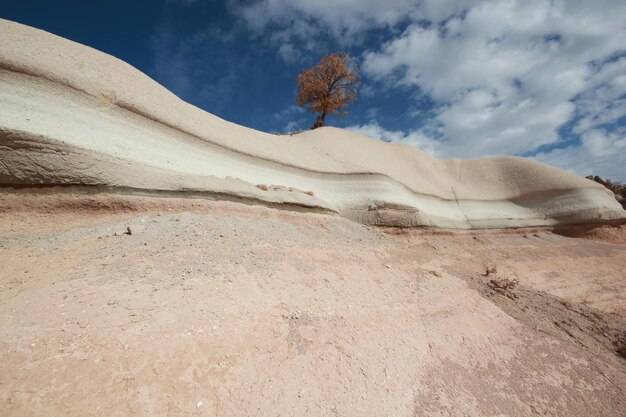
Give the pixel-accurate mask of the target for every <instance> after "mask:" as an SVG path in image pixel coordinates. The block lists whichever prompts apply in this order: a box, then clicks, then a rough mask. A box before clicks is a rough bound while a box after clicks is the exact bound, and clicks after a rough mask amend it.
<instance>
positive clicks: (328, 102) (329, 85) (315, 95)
mask: <svg viewBox="0 0 626 417" xmlns="http://www.w3.org/2000/svg"><path fill="white" fill-rule="evenodd" d="M349 59H350V57H349V56H348V54H346V53H345V52H335V53H332V54H330V55H326V56H324V57H322V59H321V60H320V63H319V64H317V66H315V67H313V68H309V69H307V70H305V71H303V72H302V73H301V74H300V75H299V76H298V86H299V87H300V92H299V93H298V96H297V97H296V102H297V103H298V105H299V106H300V107H304V106H306V105H307V104H310V106H309V108H308V109H307V110H308V111H310V112H311V113H320V115H319V116H318V117H317V120H316V122H315V124H314V125H313V127H312V129H315V128H318V127H321V126H324V125H325V124H326V116H327V115H329V114H335V115H337V116H345V115H346V113H345V112H344V111H342V109H343V108H345V107H346V106H347V105H348V104H350V103H351V102H353V101H354V99H355V98H356V88H357V87H358V86H359V85H360V84H361V79H360V76H359V67H358V66H357V65H356V64H355V65H354V66H353V68H352V69H350V68H349V67H348V60H349Z"/></svg>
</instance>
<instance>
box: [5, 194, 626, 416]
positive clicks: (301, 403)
mask: <svg viewBox="0 0 626 417" xmlns="http://www.w3.org/2000/svg"><path fill="white" fill-rule="evenodd" d="M127 227H130V229H131V232H132V234H131V235H127V234H123V233H124V232H125V231H126V230H127ZM571 232H572V231H571V230H570V231H569V232H568V233H570V234H571ZM587 234H588V235H590V236H594V239H596V240H589V239H583V238H569V237H565V236H562V235H558V234H554V233H551V232H548V231H546V230H536V231H532V230H528V231H525V232H520V233H516V234H511V233H500V232H489V233H487V232H481V233H476V232H466V233H461V234H450V233H448V234H437V233H436V234H433V233H424V232H418V231H406V230H400V229H376V228H370V227H367V226H363V225H360V224H357V223H354V222H351V221H348V220H345V219H342V218H341V217H338V216H333V215H326V214H315V213H298V212H295V211H287V210H277V209H271V208H266V207H262V206H255V205H244V204H238V203H232V202H223V201H222V202H211V201H207V200H206V199H191V200H190V199H172V198H170V199H163V198H145V197H120V196H114V195H109V196H103V195H98V196H71V197H70V196H64V195H60V194H50V195H47V196H41V195H39V196H30V195H26V194H17V195H16V194H6V193H4V194H0V259H2V268H0V414H1V415H3V416H40V415H51V416H52V415H54V416H57V415H58V416H61V415H63V416H84V415H92V416H107V417H108V416H127V415H162V416H166V415H167V416H183V415H206V416H218V415H219V416H245V415H250V416H253V415H254V416H257V415H258V416H270V415H271V416H275V415H282V416H289V415H293V416H304V415H311V416H326V415H328V416H355V415H359V416H384V415H390V416H422V415H428V416H448V415H454V416H458V415H472V416H476V415H480V416H495V415H499V416H502V415H507V416H531V415H548V416H585V417H586V416H591V415H593V416H623V415H624V412H625V411H626V360H625V359H623V358H620V357H618V356H617V355H616V354H615V345H614V344H613V343H614V342H615V341H617V340H618V339H619V337H621V335H623V334H624V332H626V320H625V319H626V310H625V309H624V306H625V305H626V275H625V274H624V271H626V246H625V245H624V244H623V243H611V242H608V241H606V240H598V239H601V236H612V238H611V241H613V242H617V241H619V240H620V239H623V238H625V237H626V229H624V228H623V227H621V228H619V227H618V228H604V229H601V231H600V232H598V233H593V232H587ZM491 265H495V266H496V267H497V269H498V273H497V274H496V277H500V278H502V277H509V278H517V279H519V281H520V284H519V286H518V287H517V288H515V289H513V290H510V291H502V292H498V291H494V290H493V289H492V288H490V286H489V281H490V279H492V278H493V277H484V276H482V274H483V272H484V271H485V267H486V266H491Z"/></svg>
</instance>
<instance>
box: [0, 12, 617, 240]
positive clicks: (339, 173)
mask: <svg viewBox="0 0 626 417" xmlns="http://www.w3.org/2000/svg"><path fill="white" fill-rule="evenodd" d="M0 32H1V33H2V37H1V38H0V161H1V162H2V163H1V164H0V185H3V186H51V185H75V186H92V187H93V186H99V187H107V189H108V190H109V191H110V190H114V191H117V192H124V193H144V194H145V193H151V192H160V193H163V192H167V193H177V192H181V191H182V192H195V193H199V194H204V195H207V196H210V197H215V196H232V197H237V198H244V199H252V200H257V201H262V202H265V203H269V204H284V205H285V206H286V207H290V206H299V207H308V208H311V209H322V210H328V211H333V212H337V213H339V214H340V215H342V216H345V217H347V218H350V219H353V220H356V221H359V222H362V223H366V224H379V225H396V226H433V227H447V228H461V229H468V228H508V227H520V226H545V225H561V224H575V223H595V222H608V221H616V220H617V221H621V220H623V219H624V218H625V217H626V214H625V212H624V211H623V210H622V208H621V207H620V205H619V204H618V203H617V202H616V201H615V199H614V198H613V196H612V195H611V193H610V192H608V191H607V190H605V189H604V188H603V187H602V186H600V185H598V184H596V183H594V182H592V181H589V180H586V179H584V178H582V177H579V176H576V175H573V174H570V173H567V172H564V171H562V170H559V169H557V168H554V167H552V166H548V165H545V164H541V163H538V162H535V161H532V160H528V159H523V158H516V157H499V158H484V159H477V160H458V159H448V160H439V159H436V158H434V157H432V156H430V155H428V154H426V153H424V152H422V151H420V150H418V149H416V148H413V147H410V146H408V145H402V144H388V143H383V142H380V141H377V140H374V139H370V138H367V137H365V136H362V135H359V134H356V133H353V132H348V131H345V130H341V129H336V128H322V129H317V130H315V131H310V132H305V133H302V134H298V135H294V136H276V135H272V134H268V133H264V132H259V131H256V130H253V129H248V128H245V127H243V126H239V125H236V124H233V123H230V122H227V121H225V120H222V119H220V118H218V117H216V116H214V115H211V114H209V113H206V112H205V111H203V110H200V109H198V108H196V107H194V106H192V105H190V104H188V103H186V102H184V101H182V100H180V99H179V98H178V97H176V96H175V95H174V94H172V93H171V92H169V91H168V90H167V89H165V88H163V87H162V86H161V85H159V84H158V83H156V82H155V81H153V80H152V79H150V78H149V77H147V76H146V75H145V74H143V73H141V72H140V71H138V70H136V69H135V68H133V67H131V66H130V65H128V64H126V63H125V62H122V61H120V60H118V59H116V58H114V57H111V56H109V55H106V54H104V53H102V52H99V51H96V50H94V49H92V48H89V47H86V46H83V45H80V44H77V43H74V42H71V41H69V40H66V39H63V38H60V37H57V36H54V35H51V34H49V33H46V32H44V31H40V30H37V29H33V28H30V27H27V26H23V25H20V24H17V23H13V22H10V21H6V20H1V21H0Z"/></svg>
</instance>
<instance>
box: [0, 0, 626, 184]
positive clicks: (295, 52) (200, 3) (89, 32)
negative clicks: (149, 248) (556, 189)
mask: <svg viewBox="0 0 626 417" xmlns="http://www.w3.org/2000/svg"><path fill="white" fill-rule="evenodd" d="M0 13H1V14H0V16H2V17H3V18H7V19H10V20H15V21H17V22H20V23H24V24H28V25H31V26H35V27H38V28H41V29H44V30H47V31H49V32H52V33H55V34H58V35H60V36H63V37H66V38H69V39H72V40H75V41H77V42H80V43H83V44H86V45H89V46H91V47H94V48H96V49H99V50H101V51H104V52H107V53H109V54H111V55H114V56H116V57H118V58H121V59H123V60H124V61H126V62H128V63H130V64H132V65H133V66H135V67H137V68H139V69H140V70H141V71H143V72H144V73H146V74H148V75H149V76H150V77H152V78H154V79H155V80H157V81H158V82H159V83H161V84H162V85H164V86H165V87H167V88H168V89H170V90H172V91H173V92H174V93H176V94H177V95H178V96H180V97H181V98H183V99H184V100H186V101H189V102H191V103H193V104H195V105H196V106H198V107H201V108H203V109H205V110H207V111H209V112H211V113H214V114H216V115H218V116H220V117H222V118H225V119H227V120H230V121H233V122H236V123H239V124H242V125H245V126H249V127H252V128H256V129H260V130H264V131H269V132H286V131H292V130H300V129H307V128H309V127H310V126H311V125H312V124H313V122H314V120H315V117H314V116H313V115H311V114H309V113H306V112H304V111H302V109H300V108H298V107H297V106H296V105H295V96H296V93H297V89H296V77H297V75H298V73H299V72H301V71H302V70H303V69H305V68H308V67H310V66H312V65H314V64H315V63H316V62H317V61H318V60H319V58H320V57H321V56H322V55H324V54H326V53H329V52H332V51H337V50H342V51H346V52H348V53H349V54H350V55H351V56H352V58H353V60H354V62H356V63H358V64H359V65H360V67H361V72H362V75H363V86H362V88H361V91H360V96H359V98H358V100H357V102H356V103H355V104H354V105H352V106H351V107H350V108H349V115H348V116H347V117H345V118H341V119H339V118H335V117H330V118H329V120H328V123H329V124H330V125H334V126H339V127H344V128H348V129H352V130H356V131H360V132H362V133H364V134H367V135H369V136H372V137H375V138H379V139H383V140H387V141H402V142H405V143H409V144H413V145H415V146H418V147H420V148H422V149H424V150H426V151H427V152H429V153H432V154H434V155H436V156H438V157H459V158H474V157H481V156H490V155H501V154H507V155H520V156H527V157H532V158H535V159H537V160H540V161H543V162H548V163H551V164H554V165H557V166H559V167H561V168H564V169H568V170H570V171H573V172H576V173H578V174H581V175H587V174H590V173H594V174H597V175H601V176H603V177H609V178H612V179H614V180H621V181H626V168H625V167H626V2H624V1H623V0H595V1H588V0H526V1H522V0H519V1H505V0H502V1H457V0H450V1H445V0H419V1H418V0H385V1H380V0H344V1H341V0H247V1H235V0H232V1H231V0H227V1H215V0H152V1H139V0H136V1H124V2H121V1H113V0H109V1H106V2H86V1H84V0H83V1H55V2H51V1H49V0H48V1H45V0H21V1H19V2H18V1H13V2H9V1H6V0H4V1H3V4H2V6H1V8H0Z"/></svg>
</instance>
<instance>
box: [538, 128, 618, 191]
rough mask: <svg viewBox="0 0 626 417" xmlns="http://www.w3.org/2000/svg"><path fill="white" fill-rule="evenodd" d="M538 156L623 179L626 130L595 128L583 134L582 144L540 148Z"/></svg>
mask: <svg viewBox="0 0 626 417" xmlns="http://www.w3.org/2000/svg"><path fill="white" fill-rule="evenodd" d="M534 159H536V160H538V161H541V162H546V163H549V164H552V165H555V166H558V167H561V168H563V169H565V170H568V171H571V172H574V173H576V174H579V175H584V176H587V175H599V176H601V177H603V178H611V179H614V180H620V181H623V180H624V167H626V137H625V136H624V135H623V134H616V133H610V134H607V133H606V132H604V131H602V130H596V129H594V130H590V131H587V132H585V133H584V134H583V135H582V138H581V143H580V144H577V145H572V146H568V147H565V148H561V149H553V150H552V151H550V152H540V153H538V154H537V155H535V156H534Z"/></svg>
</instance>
